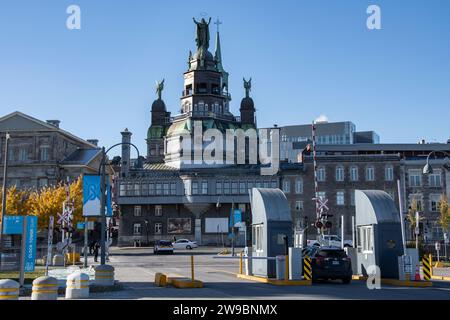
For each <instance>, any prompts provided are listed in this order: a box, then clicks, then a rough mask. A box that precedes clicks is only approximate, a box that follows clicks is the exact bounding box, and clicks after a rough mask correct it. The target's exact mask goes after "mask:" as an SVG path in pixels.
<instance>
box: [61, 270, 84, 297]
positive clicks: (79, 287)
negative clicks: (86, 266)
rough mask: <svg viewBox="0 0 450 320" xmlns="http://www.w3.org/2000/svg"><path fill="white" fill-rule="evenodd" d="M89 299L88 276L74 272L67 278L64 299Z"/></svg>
mask: <svg viewBox="0 0 450 320" xmlns="http://www.w3.org/2000/svg"><path fill="white" fill-rule="evenodd" d="M86 298H89V275H87V274H86V273H82V272H79V271H78V272H74V273H72V274H70V275H69V276H68V277H67V281H66V299H86Z"/></svg>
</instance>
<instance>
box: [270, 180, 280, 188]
mask: <svg viewBox="0 0 450 320" xmlns="http://www.w3.org/2000/svg"><path fill="white" fill-rule="evenodd" d="M271 188H272V189H276V188H278V187H277V182H276V181H272V183H271Z"/></svg>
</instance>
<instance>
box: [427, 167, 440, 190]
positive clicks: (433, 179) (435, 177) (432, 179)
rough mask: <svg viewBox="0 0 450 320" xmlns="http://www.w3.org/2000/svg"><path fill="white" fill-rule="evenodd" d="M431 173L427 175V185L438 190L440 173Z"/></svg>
mask: <svg viewBox="0 0 450 320" xmlns="http://www.w3.org/2000/svg"><path fill="white" fill-rule="evenodd" d="M437 171H438V170H436V172H433V173H431V174H429V175H428V184H429V186H430V187H432V188H440V187H441V172H437Z"/></svg>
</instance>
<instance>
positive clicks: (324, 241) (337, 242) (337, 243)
mask: <svg viewBox="0 0 450 320" xmlns="http://www.w3.org/2000/svg"><path fill="white" fill-rule="evenodd" d="M307 245H308V246H327V247H339V248H340V247H341V237H339V236H337V235H322V236H320V239H319V240H308V241H307ZM344 247H353V243H352V241H351V240H344Z"/></svg>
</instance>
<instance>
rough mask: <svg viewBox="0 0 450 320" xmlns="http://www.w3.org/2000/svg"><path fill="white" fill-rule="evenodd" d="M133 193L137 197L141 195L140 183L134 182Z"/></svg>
mask: <svg viewBox="0 0 450 320" xmlns="http://www.w3.org/2000/svg"><path fill="white" fill-rule="evenodd" d="M134 195H135V196H136V197H139V196H140V195H141V185H140V184H139V183H135V184H134Z"/></svg>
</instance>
